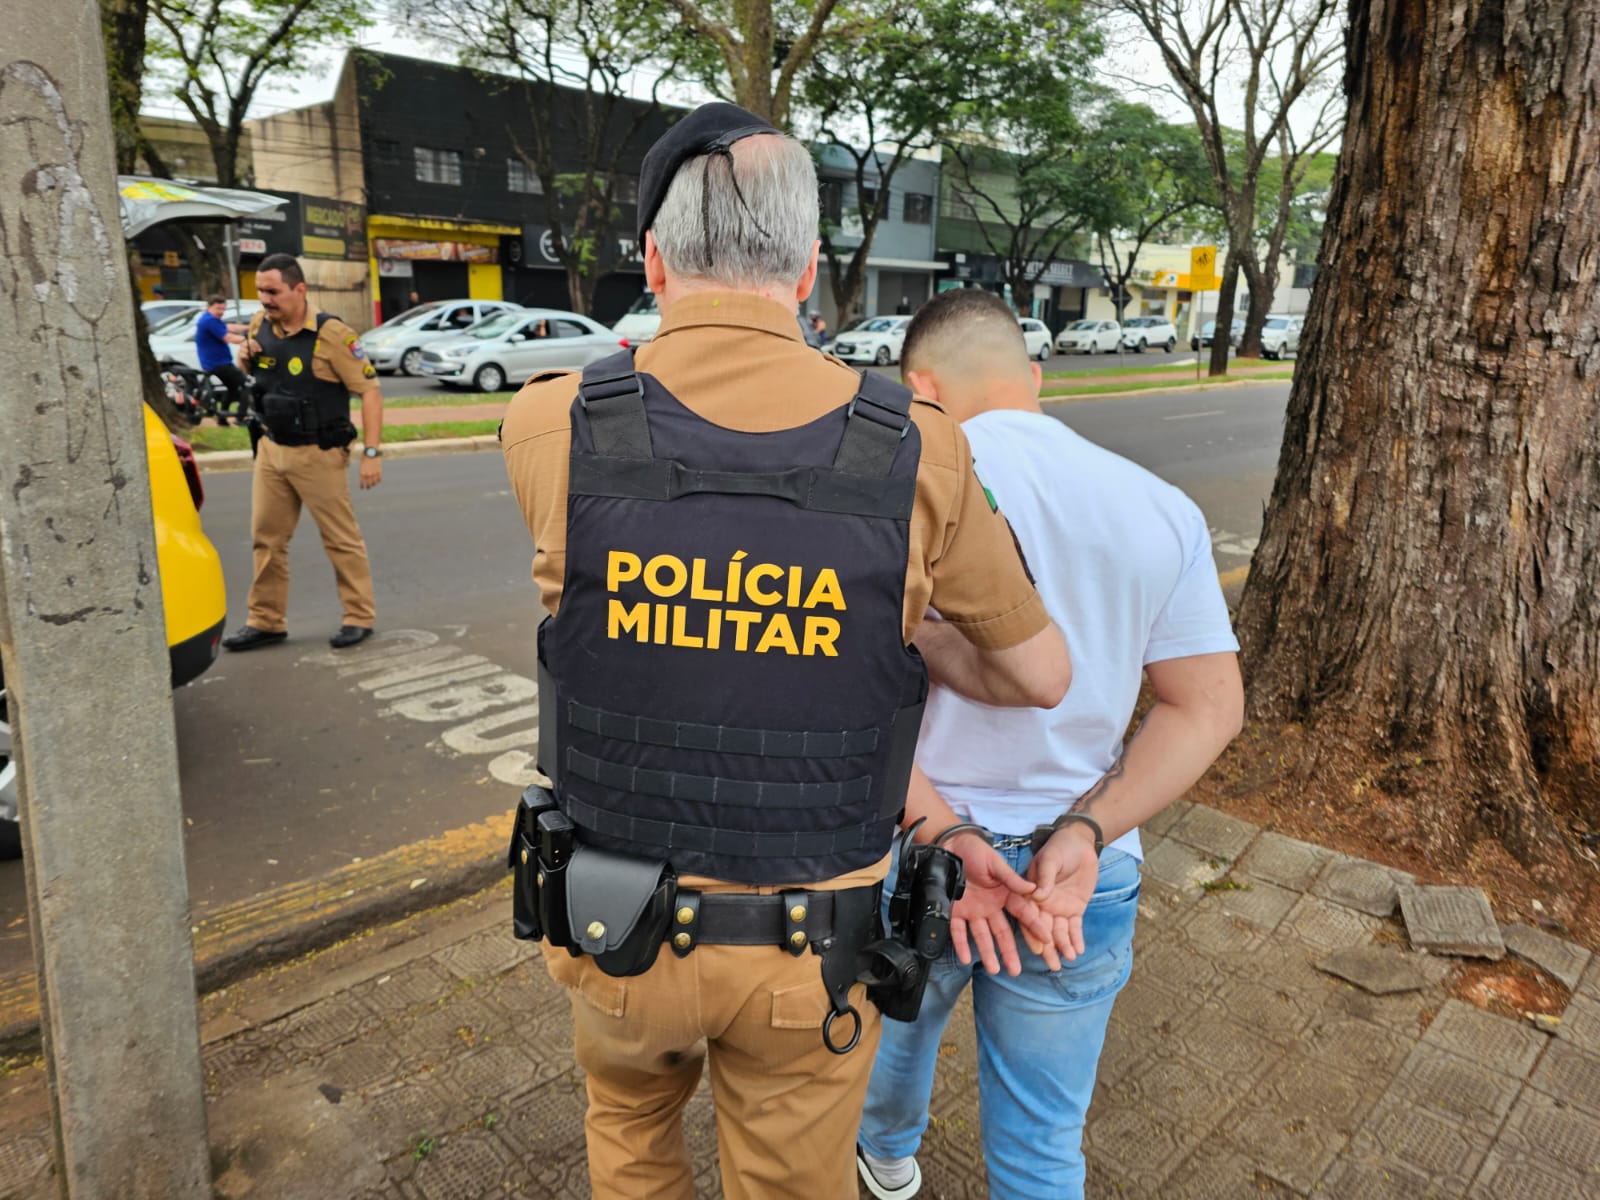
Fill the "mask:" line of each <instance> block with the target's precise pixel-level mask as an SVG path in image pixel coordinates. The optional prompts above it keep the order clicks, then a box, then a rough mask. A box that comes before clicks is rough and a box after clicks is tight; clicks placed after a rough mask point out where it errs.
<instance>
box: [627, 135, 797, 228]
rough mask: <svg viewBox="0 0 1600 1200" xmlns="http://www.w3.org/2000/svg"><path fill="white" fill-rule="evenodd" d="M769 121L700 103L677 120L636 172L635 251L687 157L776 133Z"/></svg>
mask: <svg viewBox="0 0 1600 1200" xmlns="http://www.w3.org/2000/svg"><path fill="white" fill-rule="evenodd" d="M777 132H778V130H777V128H776V127H774V126H773V125H772V123H771V122H770V121H763V120H762V119H761V118H760V117H758V116H756V115H755V113H753V112H748V111H747V110H745V109H742V108H740V107H739V106H738V105H737V104H722V103H716V104H702V105H701V106H700V107H699V108H697V109H695V110H694V111H693V112H692V113H690V114H689V115H688V116H687V117H685V118H683V120H681V121H679V122H678V123H677V124H676V125H674V126H673V127H672V128H671V129H669V130H667V132H666V133H664V134H662V135H661V137H660V138H659V139H658V140H657V141H656V144H655V145H654V146H651V147H650V150H649V152H648V153H646V154H645V156H644V165H643V166H642V167H640V169H639V250H640V253H643V251H644V232H645V230H647V229H649V228H650V226H651V224H652V223H653V222H654V221H655V219H656V213H658V212H660V211H661V202H662V201H663V200H665V199H666V198H667V189H668V188H670V187H671V186H672V179H673V177H674V176H675V175H677V173H678V168H679V167H681V166H683V164H684V163H686V162H688V161H689V160H690V159H691V158H698V157H699V156H700V155H702V154H710V153H711V152H712V151H714V150H726V149H727V148H728V147H729V146H731V145H733V143H735V142H737V141H738V140H739V139H741V138H747V137H751V136H753V135H755V134H758V133H777Z"/></svg>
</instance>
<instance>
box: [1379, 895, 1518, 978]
mask: <svg viewBox="0 0 1600 1200" xmlns="http://www.w3.org/2000/svg"><path fill="white" fill-rule="evenodd" d="M1400 912H1401V915H1402V916H1403V917H1404V918H1405V923H1406V933H1407V934H1409V935H1410V937H1411V944H1412V945H1413V946H1415V947H1416V948H1417V949H1418V950H1426V951H1428V952H1429V953H1431V954H1454V955H1456V956H1458V957H1462V958H1487V959H1490V960H1493V961H1498V960H1499V959H1502V958H1504V957H1505V956H1506V944H1505V942H1504V941H1502V940H1501V937H1500V926H1499V925H1498V924H1497V923H1496V921H1495V919H1494V910H1493V909H1491V908H1490V907H1489V897H1488V896H1486V895H1484V892H1483V889H1482V888H1475V887H1403V888H1401V889H1400Z"/></svg>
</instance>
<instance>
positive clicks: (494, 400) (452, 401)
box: [350, 390, 516, 412]
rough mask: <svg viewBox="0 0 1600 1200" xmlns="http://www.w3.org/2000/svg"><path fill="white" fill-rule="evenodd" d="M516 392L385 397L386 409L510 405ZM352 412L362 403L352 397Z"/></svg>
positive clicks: (438, 393) (452, 392)
mask: <svg viewBox="0 0 1600 1200" xmlns="http://www.w3.org/2000/svg"><path fill="white" fill-rule="evenodd" d="M515 395H516V393H515V392H456V391H449V392H447V391H442V390H441V391H438V392H430V393H429V394H428V395H425V396H385V397H384V398H383V406H384V407H385V408H465V407H466V406H468V405H472V404H509V403H510V402H511V397H513V396H515ZM350 411H351V412H360V411H361V401H360V399H359V398H357V397H355V396H352V397H351V398H350Z"/></svg>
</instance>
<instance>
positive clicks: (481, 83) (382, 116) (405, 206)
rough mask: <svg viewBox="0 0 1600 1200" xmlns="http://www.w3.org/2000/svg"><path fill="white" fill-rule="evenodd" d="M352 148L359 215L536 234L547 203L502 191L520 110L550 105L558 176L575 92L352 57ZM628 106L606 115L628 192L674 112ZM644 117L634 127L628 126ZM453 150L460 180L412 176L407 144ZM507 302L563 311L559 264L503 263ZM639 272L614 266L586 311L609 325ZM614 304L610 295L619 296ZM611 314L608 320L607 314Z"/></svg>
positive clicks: (571, 168)
mask: <svg viewBox="0 0 1600 1200" xmlns="http://www.w3.org/2000/svg"><path fill="white" fill-rule="evenodd" d="M355 67H356V87H357V95H358V97H359V108H360V127H361V141H362V148H363V158H364V160H365V172H366V185H367V204H368V211H369V212H371V213H373V214H375V215H384V216H410V217H423V218H434V219H440V220H450V221H464V222H481V223H494V224H503V225H513V226H518V227H524V226H527V227H532V228H535V229H543V228H546V227H548V225H549V224H550V221H549V208H548V206H547V204H546V200H545V197H544V196H542V195H534V194H529V193H526V192H514V191H512V190H511V189H510V186H509V180H508V177H507V176H508V172H507V162H508V160H511V159H515V158H517V157H518V152H517V147H518V145H519V144H520V146H521V147H522V148H523V149H524V150H525V151H527V152H529V153H531V151H532V146H533V122H532V116H531V110H530V104H538V105H540V106H541V107H546V108H549V109H550V110H551V117H550V127H551V137H552V141H553V143H554V147H555V167H556V170H557V171H558V172H559V173H569V174H570V173H576V172H578V171H580V170H583V169H584V168H585V166H586V164H585V163H584V162H583V161H582V154H581V151H580V149H579V145H578V142H577V135H579V134H581V133H582V131H583V126H582V123H581V118H575V116H574V114H576V113H578V112H580V111H581V108H580V106H581V105H582V104H583V102H584V96H583V93H582V92H577V91H573V90H571V89H568V88H560V87H553V86H550V85H547V84H541V83H530V84H524V83H523V82H522V81H521V80H518V79H514V78H509V77H506V76H500V75H492V74H488V73H484V72H479V71H474V70H470V69H468V68H465V67H458V66H453V65H450V64H448V63H439V62H431V61H428V60H424V59H415V58H406V57H403V56H400V55H393V54H376V53H370V52H364V53H358V54H357V55H356V58H355ZM648 109H649V106H648V105H647V104H644V103H642V102H639V101H635V100H623V101H621V102H619V103H618V105H617V108H616V110H615V111H614V112H613V114H612V120H611V127H612V133H611V135H610V136H611V142H610V143H609V144H612V145H614V144H616V143H617V142H622V143H623V151H622V154H621V155H620V156H619V157H618V160H617V167H616V170H617V173H618V175H620V176H623V177H624V178H625V179H626V181H627V183H628V185H630V187H631V188H636V187H637V180H638V174H639V165H640V162H641V160H642V159H643V157H644V152H645V151H646V150H647V149H648V148H649V147H650V144H651V143H652V142H654V141H655V140H656V138H658V137H660V135H661V134H662V133H663V132H665V130H666V129H667V127H668V125H669V124H670V123H671V121H672V120H674V119H676V118H677V117H678V116H679V115H681V111H680V110H669V111H668V112H666V113H656V114H649V113H648ZM641 114H644V120H643V121H642V122H641V124H640V127H639V129H638V131H637V132H636V133H635V134H633V135H632V136H629V134H628V129H629V127H630V126H631V125H632V124H633V122H634V121H635V120H636V119H637V118H638V117H639V116H640V115H641ZM418 147H423V148H425V149H434V150H455V151H457V152H459V154H460V162H461V182H460V184H459V185H456V184H445V183H432V182H424V181H422V180H419V179H418V178H417V163H416V149H417V148H418ZM632 194H633V193H632V191H631V190H630V191H629V192H628V195H629V196H630V202H629V203H625V204H621V205H619V206H618V213H619V215H618V220H617V222H616V226H615V230H614V235H613V236H621V237H624V238H627V239H629V240H630V241H631V240H632V238H633V236H634V228H635V221H636V210H635V207H634V205H633V203H631V196H632ZM505 257H506V256H502V272H503V278H504V282H505V288H504V291H505V297H506V298H507V299H508V300H518V301H521V302H523V303H530V302H535V301H536V302H539V303H546V302H548V303H553V304H558V306H559V307H562V308H566V307H570V302H569V301H568V299H567V292H566V284H565V275H564V273H563V272H562V271H560V270H559V269H553V268H550V267H548V266H545V265H543V264H542V263H541V264H540V265H537V266H535V265H533V264H532V263H530V261H529V260H528V258H527V257H526V256H524V259H523V261H522V262H521V263H517V264H513V263H509V262H505V261H504V259H505ZM639 272H640V267H639V266H638V265H637V264H636V263H634V264H625V265H623V266H622V267H621V268H620V270H619V271H618V272H616V274H617V275H618V276H620V277H621V278H617V279H612V278H607V279H604V280H602V281H601V284H600V286H599V287H598V288H597V290H596V297H595V309H596V313H595V315H596V316H598V317H600V319H602V320H605V319H608V310H611V309H615V310H616V315H620V313H621V311H622V310H623V309H625V308H626V307H627V305H628V304H630V303H631V302H632V300H633V298H634V296H636V295H637V294H638V291H639V289H640V287H641V286H642V279H641V277H640V274H639ZM624 296H625V298H624V299H621V300H620V303H619V297H624ZM613 319H614V318H613Z"/></svg>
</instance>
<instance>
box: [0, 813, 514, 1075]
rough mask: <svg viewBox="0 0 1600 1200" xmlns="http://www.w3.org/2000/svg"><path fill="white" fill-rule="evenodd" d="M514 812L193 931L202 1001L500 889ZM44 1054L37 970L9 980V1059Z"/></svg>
mask: <svg viewBox="0 0 1600 1200" xmlns="http://www.w3.org/2000/svg"><path fill="white" fill-rule="evenodd" d="M515 812H516V810H515V809H507V810H506V813H505V816H504V817H496V818H493V819H490V820H487V821H480V822H478V823H476V824H473V825H467V826H464V827H462V828H460V829H453V830H451V831H450V832H448V833H442V834H439V835H437V836H435V837H431V838H426V839H424V840H422V841H420V842H412V843H411V844H410V845H406V846H398V847H396V848H395V849H393V850H390V851H388V852H386V853H384V854H380V855H377V856H375V857H373V858H370V859H367V860H366V861H364V862H359V863H352V864H350V865H349V866H345V867H340V868H339V869H338V870H336V871H332V872H330V873H329V874H327V875H322V876H319V877H317V878H314V879H303V880H300V881H298V882H296V883H289V884H285V885H283V886H282V887H278V888H273V889H272V890H271V891H268V892H263V893H261V894H260V895H257V896H252V897H251V898H250V899H248V900H244V901H241V902H239V903H238V904H234V905H231V906H229V907H228V908H224V909H222V910H221V911H219V912H217V913H215V914H213V915H211V916H209V917H207V918H206V919H205V920H203V921H201V922H199V923H198V924H196V925H194V926H193V927H192V929H191V932H192V934H193V938H194V958H195V994H196V996H197V997H198V996H201V995H204V994H205V993H207V992H212V991H215V990H217V989H218V988H222V987H226V986H228V984H230V983H232V982H234V981H235V980H237V979H238V978H240V976H242V975H246V974H249V973H251V972H254V971H257V970H260V969H261V968H263V967H267V966H272V965H274V964H277V963H282V962H285V961H287V960H289V959H291V958H298V957H299V956H300V955H302V954H306V953H308V952H309V951H312V950H320V949H322V948H324V947H326V946H329V945H331V944H333V943H334V942H337V941H340V940H342V939H343V938H346V937H349V936H350V935H351V934H353V933H356V932H358V931H360V930H362V929H365V928H367V927H368V926H371V925H375V924H379V923H382V922H386V921H393V920H396V919H398V918H400V917H404V916H409V915H410V914H412V913H415V912H418V911H421V910H422V909H428V908H436V907H438V906H439V905H441V904H447V903H449V902H450V901H452V900H459V899H460V898H462V897H463V896H469V895H471V894H473V893H474V892H479V891H482V890H483V889H485V888H488V887H492V886H493V885H494V884H495V883H497V882H499V880H500V879H501V878H502V877H503V876H504V875H505V871H506V868H505V844H506V831H507V830H508V829H509V828H510V827H511V821H512V819H513V817H514V815H515ZM38 1049H39V989H38V979H37V977H36V976H35V974H34V973H33V972H32V971H28V972H25V973H23V974H20V975H13V976H11V977H9V978H6V979H0V1056H3V1055H8V1054H18V1053H32V1052H37V1050H38Z"/></svg>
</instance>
